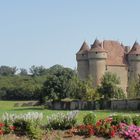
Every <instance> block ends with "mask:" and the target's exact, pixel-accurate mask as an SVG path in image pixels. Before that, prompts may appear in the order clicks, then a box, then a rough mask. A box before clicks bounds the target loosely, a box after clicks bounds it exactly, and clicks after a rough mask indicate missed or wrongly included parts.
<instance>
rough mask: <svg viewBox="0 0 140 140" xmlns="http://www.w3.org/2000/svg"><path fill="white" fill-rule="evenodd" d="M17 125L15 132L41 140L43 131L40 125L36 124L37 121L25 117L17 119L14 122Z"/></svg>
mask: <svg viewBox="0 0 140 140" xmlns="http://www.w3.org/2000/svg"><path fill="white" fill-rule="evenodd" d="M13 126H15V130H14V133H15V134H16V135H18V136H23V135H25V136H28V137H29V138H30V139H38V140H41V136H42V131H41V129H40V127H39V125H36V124H35V122H32V121H25V120H23V119H19V120H15V122H14V123H13Z"/></svg>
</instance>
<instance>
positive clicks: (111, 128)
mask: <svg viewBox="0 0 140 140" xmlns="http://www.w3.org/2000/svg"><path fill="white" fill-rule="evenodd" d="M77 114H78V111H72V112H68V113H66V114H65V113H57V114H53V115H52V116H50V117H47V122H46V125H41V121H42V119H43V114H42V113H38V112H31V113H26V114H21V115H17V114H8V113H5V114H3V116H2V123H0V135H4V134H8V133H14V134H16V135H18V136H27V137H29V139H38V140H41V139H42V136H43V134H44V135H45V134H46V132H47V130H53V129H54V130H67V133H69V134H76V135H84V136H92V135H95V136H101V137H105V138H111V137H114V136H115V135H118V136H119V137H123V138H125V139H132V140H138V139H139V138H140V115H134V116H132V117H131V116H129V115H127V116H126V115H118V114H113V115H111V116H109V117H107V118H105V119H100V120H98V119H97V117H96V115H95V114H94V113H92V112H91V113H89V114H87V115H85V116H84V118H83V124H80V125H79V124H76V121H77V119H76V115H77Z"/></svg>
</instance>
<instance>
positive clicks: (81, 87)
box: [69, 76, 99, 101]
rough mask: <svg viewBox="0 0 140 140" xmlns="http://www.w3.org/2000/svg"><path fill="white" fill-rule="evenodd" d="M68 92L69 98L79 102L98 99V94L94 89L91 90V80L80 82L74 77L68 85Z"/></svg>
mask: <svg viewBox="0 0 140 140" xmlns="http://www.w3.org/2000/svg"><path fill="white" fill-rule="evenodd" d="M69 92H70V96H71V98H74V99H81V100H88V101H89V100H90V101H91V100H96V99H98V98H99V94H98V92H97V91H96V89H95V88H93V80H92V79H91V78H89V79H88V80H85V81H81V80H80V79H79V78H78V77H77V76H74V77H73V78H72V79H71V81H70V85H69Z"/></svg>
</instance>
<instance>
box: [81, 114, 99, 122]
mask: <svg viewBox="0 0 140 140" xmlns="http://www.w3.org/2000/svg"><path fill="white" fill-rule="evenodd" d="M83 123H84V124H85V125H88V124H95V123H96V115H95V114H93V113H88V114H87V115H85V116H84V118H83Z"/></svg>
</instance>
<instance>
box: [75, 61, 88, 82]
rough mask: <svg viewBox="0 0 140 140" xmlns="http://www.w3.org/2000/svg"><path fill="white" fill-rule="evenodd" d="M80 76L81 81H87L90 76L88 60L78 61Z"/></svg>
mask: <svg viewBox="0 0 140 140" xmlns="http://www.w3.org/2000/svg"><path fill="white" fill-rule="evenodd" d="M77 71H78V76H79V78H80V79H81V80H85V79H87V78H88V75H89V62H88V60H82V61H78V63H77Z"/></svg>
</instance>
